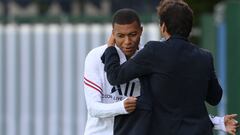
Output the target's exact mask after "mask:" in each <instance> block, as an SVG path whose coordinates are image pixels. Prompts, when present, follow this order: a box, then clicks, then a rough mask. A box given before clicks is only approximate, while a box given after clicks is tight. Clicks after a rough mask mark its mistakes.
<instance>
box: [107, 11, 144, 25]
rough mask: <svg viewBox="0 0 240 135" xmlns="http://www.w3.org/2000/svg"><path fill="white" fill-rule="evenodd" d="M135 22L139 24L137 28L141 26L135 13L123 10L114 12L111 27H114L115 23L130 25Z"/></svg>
mask: <svg viewBox="0 0 240 135" xmlns="http://www.w3.org/2000/svg"><path fill="white" fill-rule="evenodd" d="M135 21H136V22H137V23H138V24H139V26H141V22H140V19H139V16H138V14H137V12H136V11H135V10H133V9H128V8H123V9H119V10H118V11H116V12H115V14H114V15H113V20H112V26H114V24H115V23H116V24H120V25H124V24H131V23H133V22H135Z"/></svg>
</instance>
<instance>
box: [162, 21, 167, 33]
mask: <svg viewBox="0 0 240 135" xmlns="http://www.w3.org/2000/svg"><path fill="white" fill-rule="evenodd" d="M162 31H163V32H167V27H166V25H165V23H163V24H162Z"/></svg>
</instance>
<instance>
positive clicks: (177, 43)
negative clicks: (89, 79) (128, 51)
mask: <svg viewBox="0 0 240 135" xmlns="http://www.w3.org/2000/svg"><path fill="white" fill-rule="evenodd" d="M105 71H106V72H107V77H108V80H109V82H110V83H111V84H112V85H117V84H122V83H125V82H128V81H130V80H132V79H134V78H139V79H140V82H141V96H140V97H139V98H138V102H137V109H136V111H135V112H134V113H131V114H129V115H120V116H117V117H116V120H115V131H114V134H115V135H135V134H136V135H211V134H212V123H211V121H210V119H209V117H208V112H207V109H206V106H205V101H206V102H207V103H209V104H210V105H217V104H218V103H219V102H220V99H221V97H222V89H221V87H220V85H219V83H218V80H217V78H216V75H215V71H214V66H213V57H212V55H211V53H209V52H208V51H206V50H203V49H200V48H198V47H197V46H195V45H193V44H191V43H190V42H189V41H188V40H187V39H186V38H184V37H180V36H172V37H170V38H169V39H168V40H167V41H164V42H158V41H151V42H148V43H147V44H146V45H145V47H144V48H143V49H142V50H141V51H140V52H139V53H138V54H137V55H136V56H135V57H134V58H133V59H130V60H128V61H127V62H125V63H124V64H122V65H120V64H119V56H118V54H117V51H116V49H115V47H109V48H107V49H106V51H105Z"/></svg>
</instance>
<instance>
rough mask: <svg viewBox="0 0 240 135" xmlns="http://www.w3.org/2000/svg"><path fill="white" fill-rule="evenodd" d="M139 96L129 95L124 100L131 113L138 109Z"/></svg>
mask: <svg viewBox="0 0 240 135" xmlns="http://www.w3.org/2000/svg"><path fill="white" fill-rule="evenodd" d="M136 104H137V98H136V97H128V98H127V99H126V100H125V101H124V108H125V110H126V111H127V112H129V113H131V112H133V111H134V110H135V109H136Z"/></svg>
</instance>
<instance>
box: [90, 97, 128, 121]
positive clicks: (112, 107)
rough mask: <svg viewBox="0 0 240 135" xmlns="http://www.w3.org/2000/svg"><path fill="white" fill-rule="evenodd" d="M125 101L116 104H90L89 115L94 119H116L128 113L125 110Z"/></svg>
mask: <svg viewBox="0 0 240 135" xmlns="http://www.w3.org/2000/svg"><path fill="white" fill-rule="evenodd" d="M123 102H124V100H123V101H119V102H116V103H101V102H96V101H95V102H94V101H92V102H90V103H89V104H88V105H87V107H88V113H89V114H90V115H91V116H92V117H97V118H106V117H114V116H116V115H120V114H127V113H128V112H127V111H126V110H125V108H124V103H123Z"/></svg>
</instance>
